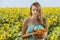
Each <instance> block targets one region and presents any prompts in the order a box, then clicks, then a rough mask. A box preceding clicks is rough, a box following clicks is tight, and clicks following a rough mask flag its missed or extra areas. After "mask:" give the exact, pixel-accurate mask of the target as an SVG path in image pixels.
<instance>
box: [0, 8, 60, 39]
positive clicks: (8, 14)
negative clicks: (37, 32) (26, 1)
mask: <svg viewBox="0 0 60 40" xmlns="http://www.w3.org/2000/svg"><path fill="white" fill-rule="evenodd" d="M42 11H43V14H44V16H45V17H46V20H47V24H48V37H47V39H46V40H60V7H56V8H53V7H47V8H42ZM26 17H30V9H29V8H0V40H22V38H21V29H22V23H23V21H24V19H25V18H26Z"/></svg>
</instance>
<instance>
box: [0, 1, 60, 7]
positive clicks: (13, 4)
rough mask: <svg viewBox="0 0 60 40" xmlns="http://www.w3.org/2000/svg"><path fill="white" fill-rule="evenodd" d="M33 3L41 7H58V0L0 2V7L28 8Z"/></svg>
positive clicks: (59, 2) (59, 4) (59, 3)
mask: <svg viewBox="0 0 60 40" xmlns="http://www.w3.org/2000/svg"><path fill="white" fill-rule="evenodd" d="M33 2H39V3H40V5H41V6H42V7H60V0H0V7H30V6H31V4H32V3H33Z"/></svg>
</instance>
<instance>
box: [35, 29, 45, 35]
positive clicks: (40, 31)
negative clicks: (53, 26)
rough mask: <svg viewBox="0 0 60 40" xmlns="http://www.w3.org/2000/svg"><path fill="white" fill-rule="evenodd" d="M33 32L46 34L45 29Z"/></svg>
mask: <svg viewBox="0 0 60 40" xmlns="http://www.w3.org/2000/svg"><path fill="white" fill-rule="evenodd" d="M34 32H35V33H36V34H41V33H44V32H46V29H37V30H34Z"/></svg>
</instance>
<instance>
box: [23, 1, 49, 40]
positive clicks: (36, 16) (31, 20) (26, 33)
mask: <svg viewBox="0 0 60 40" xmlns="http://www.w3.org/2000/svg"><path fill="white" fill-rule="evenodd" d="M30 15H31V17H28V18H26V19H25V20H24V22H23V25H22V39H27V40H44V39H45V38H46V36H47V35H46V34H47V30H48V26H47V23H46V19H45V18H44V16H43V13H42V10H41V6H40V4H39V3H38V2H34V3H33V4H32V5H31V8H30ZM38 26H39V27H38ZM38 28H41V29H46V32H45V33H41V35H39V36H42V39H36V38H34V37H36V36H37V37H38V35H37V34H36V33H34V30H37V29H38ZM44 35H45V36H44Z"/></svg>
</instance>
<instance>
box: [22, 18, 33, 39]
mask: <svg viewBox="0 0 60 40" xmlns="http://www.w3.org/2000/svg"><path fill="white" fill-rule="evenodd" d="M28 22H29V18H26V19H25V20H24V22H23V25H22V38H23V39H25V38H27V37H29V36H32V33H31V34H26V29H27V26H28Z"/></svg>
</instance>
